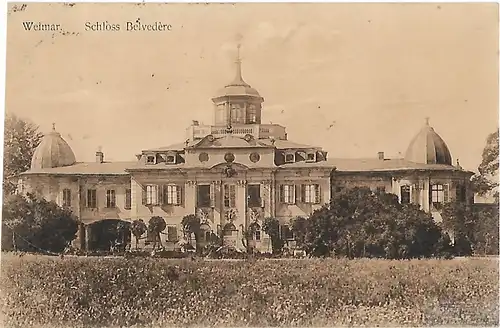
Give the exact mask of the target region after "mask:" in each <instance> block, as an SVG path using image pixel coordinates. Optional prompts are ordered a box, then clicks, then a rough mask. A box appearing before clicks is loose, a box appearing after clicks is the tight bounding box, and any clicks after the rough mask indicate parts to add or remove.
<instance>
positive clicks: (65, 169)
mask: <svg viewBox="0 0 500 328" xmlns="http://www.w3.org/2000/svg"><path fill="white" fill-rule="evenodd" d="M212 102H213V111H214V124H213V125H200V124H199V123H198V122H196V121H194V122H193V124H192V125H191V126H189V127H188V128H187V138H186V141H185V142H181V143H178V144H173V145H170V146H166V147H161V148H152V149H144V150H142V151H141V152H140V153H139V154H137V155H136V158H137V160H136V161H135V162H108V161H106V160H105V159H104V154H103V152H102V151H97V152H96V154H95V155H96V156H95V161H94V162H91V163H83V162H77V161H76V157H75V154H74V153H73V151H72V149H71V147H70V146H69V145H68V144H67V143H66V141H65V140H63V138H62V137H61V135H60V134H59V133H58V132H56V130H55V127H54V129H53V131H51V132H49V133H47V134H46V135H45V137H44V138H43V140H42V142H41V144H40V145H39V146H38V148H37V149H36V151H35V154H34V156H33V159H32V163H31V169H30V170H29V171H27V172H24V173H23V174H21V175H20V179H19V181H18V191H19V192H20V193H27V192H34V193H36V194H39V195H42V196H43V197H45V198H46V199H48V200H53V201H55V202H57V203H58V204H59V205H61V206H64V207H68V208H71V209H72V211H73V212H74V213H75V215H76V216H77V217H78V218H79V220H80V222H81V223H80V229H79V233H78V238H77V240H76V241H75V244H76V245H77V246H78V247H82V248H92V244H93V242H94V241H95V240H94V239H95V238H96V237H95V236H96V235H97V233H96V229H98V224H99V223H100V222H103V221H107V220H122V221H128V222H131V221H133V220H136V219H142V220H143V221H144V222H145V223H146V224H147V222H148V220H149V219H150V218H152V217H154V216H160V217H162V218H164V219H165V221H166V222H167V228H166V229H165V231H164V233H163V234H162V235H161V238H162V242H163V244H164V245H166V247H173V248H175V247H177V246H178V245H179V243H178V241H179V240H181V239H182V238H183V237H184V233H183V231H182V227H181V220H182V218H183V217H184V216H186V215H190V214H195V215H197V216H199V217H200V219H201V222H202V230H203V231H204V234H203V236H202V241H201V242H202V243H203V242H206V241H207V239H208V238H209V237H210V236H211V234H212V233H213V234H217V235H218V236H221V235H223V236H224V242H226V243H230V244H232V245H234V246H235V247H237V248H243V243H242V236H243V233H244V231H246V230H247V229H248V227H249V226H250V225H253V227H254V231H255V233H254V234H253V237H252V238H253V241H254V244H255V247H256V248H257V249H258V250H260V251H262V252H269V251H271V244H270V239H269V237H268V236H267V235H266V234H265V233H264V232H263V231H262V230H261V227H262V223H263V220H264V218H266V217H275V218H278V219H279V221H280V223H281V228H282V229H281V230H282V236H283V237H284V238H286V239H293V235H292V234H291V233H290V230H289V229H288V224H289V222H290V219H292V218H294V217H297V216H302V217H306V218H307V217H308V216H309V215H311V214H312V213H313V211H314V210H316V209H318V208H320V207H321V206H322V205H324V204H325V203H328V202H329V200H330V195H331V194H332V193H334V192H338V191H340V190H341V189H342V188H346V187H353V186H368V187H370V188H371V189H373V190H374V191H376V190H378V191H385V192H390V193H394V194H396V195H397V196H398V197H399V199H400V201H401V202H403V203H415V204H418V205H419V206H420V207H421V208H422V209H423V210H425V211H427V212H429V213H432V215H433V216H434V218H435V219H436V220H440V215H439V209H440V206H441V204H443V203H445V202H449V201H452V200H459V201H461V202H465V203H470V202H473V193H472V191H471V188H470V177H471V175H472V174H473V173H472V172H468V171H465V170H463V169H462V168H461V167H460V166H459V165H458V163H457V165H456V166H455V165H453V163H452V157H451V154H450V151H449V149H448V147H447V146H446V143H445V142H444V141H443V139H442V138H441V137H440V136H439V135H438V134H437V133H436V132H435V130H434V129H433V128H432V127H431V126H430V125H429V122H428V121H427V122H426V123H425V124H424V125H423V127H422V129H421V130H420V131H418V133H416V135H415V138H414V139H413V140H411V141H410V143H409V146H408V149H407V152H406V155H405V157H404V158H401V159H389V158H385V157H384V153H381V152H379V153H378V154H376V156H374V157H373V158H364V159H335V158H330V156H328V154H327V152H326V151H324V150H323V149H322V148H321V147H319V146H311V145H304V144H300V143H296V142H293V141H291V140H290V139H289V138H288V135H287V133H286V129H285V127H284V126H281V125H278V124H263V123H262V110H263V103H264V98H263V97H262V96H261V95H260V94H259V92H258V91H257V90H256V89H254V88H252V87H251V86H250V85H249V84H248V83H246V82H245V81H244V80H243V78H242V74H241V61H240V60H237V62H236V76H235V78H234V80H233V81H232V82H231V83H229V84H227V85H226V86H225V87H224V88H222V89H221V90H220V91H219V92H218V93H216V94H215V96H214V97H213V98H212ZM148 238H149V237H146V238H144V240H142V241H140V243H141V244H142V243H145V244H147V243H148ZM134 241H135V239H134V238H132V243H134ZM133 246H134V245H133Z"/></svg>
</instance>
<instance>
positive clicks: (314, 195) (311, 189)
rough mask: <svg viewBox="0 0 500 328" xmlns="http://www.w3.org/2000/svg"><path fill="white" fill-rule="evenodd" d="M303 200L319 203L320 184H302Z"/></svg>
mask: <svg viewBox="0 0 500 328" xmlns="http://www.w3.org/2000/svg"><path fill="white" fill-rule="evenodd" d="M302 201H303V202H304V203H306V204H318V203H319V185H317V184H310V185H302Z"/></svg>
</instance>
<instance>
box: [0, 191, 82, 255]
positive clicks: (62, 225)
mask: <svg viewBox="0 0 500 328" xmlns="http://www.w3.org/2000/svg"><path fill="white" fill-rule="evenodd" d="M2 229H8V231H10V233H11V235H12V244H13V248H14V250H21V251H34V252H62V251H63V250H64V249H65V248H66V247H67V246H68V245H69V243H70V242H71V241H72V240H74V239H75V238H76V233H77V231H78V221H77V218H76V217H75V216H74V215H73V213H72V212H71V211H70V210H68V209H65V208H61V207H60V206H58V205H57V204H56V203H55V202H49V201H47V200H45V199H43V198H40V197H37V196H35V195H34V194H28V195H26V197H23V196H20V195H10V196H7V197H6V201H5V203H4V205H3V209H2ZM4 246H8V245H5V243H4V240H2V248H4ZM5 248H8V247H5ZM5 248H4V249H5Z"/></svg>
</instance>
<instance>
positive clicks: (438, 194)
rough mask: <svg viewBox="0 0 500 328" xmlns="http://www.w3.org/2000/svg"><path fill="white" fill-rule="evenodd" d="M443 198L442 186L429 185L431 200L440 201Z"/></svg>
mask: <svg viewBox="0 0 500 328" xmlns="http://www.w3.org/2000/svg"><path fill="white" fill-rule="evenodd" d="M443 199H444V186H443V185H440V184H435V185H432V186H431V201H432V202H433V203H441V202H442V201H443Z"/></svg>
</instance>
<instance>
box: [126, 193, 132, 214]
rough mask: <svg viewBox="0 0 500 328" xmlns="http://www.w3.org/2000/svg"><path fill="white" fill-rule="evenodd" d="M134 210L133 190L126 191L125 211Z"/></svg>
mask: <svg viewBox="0 0 500 328" xmlns="http://www.w3.org/2000/svg"><path fill="white" fill-rule="evenodd" d="M130 208H132V189H125V209H126V210H128V209H130Z"/></svg>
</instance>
